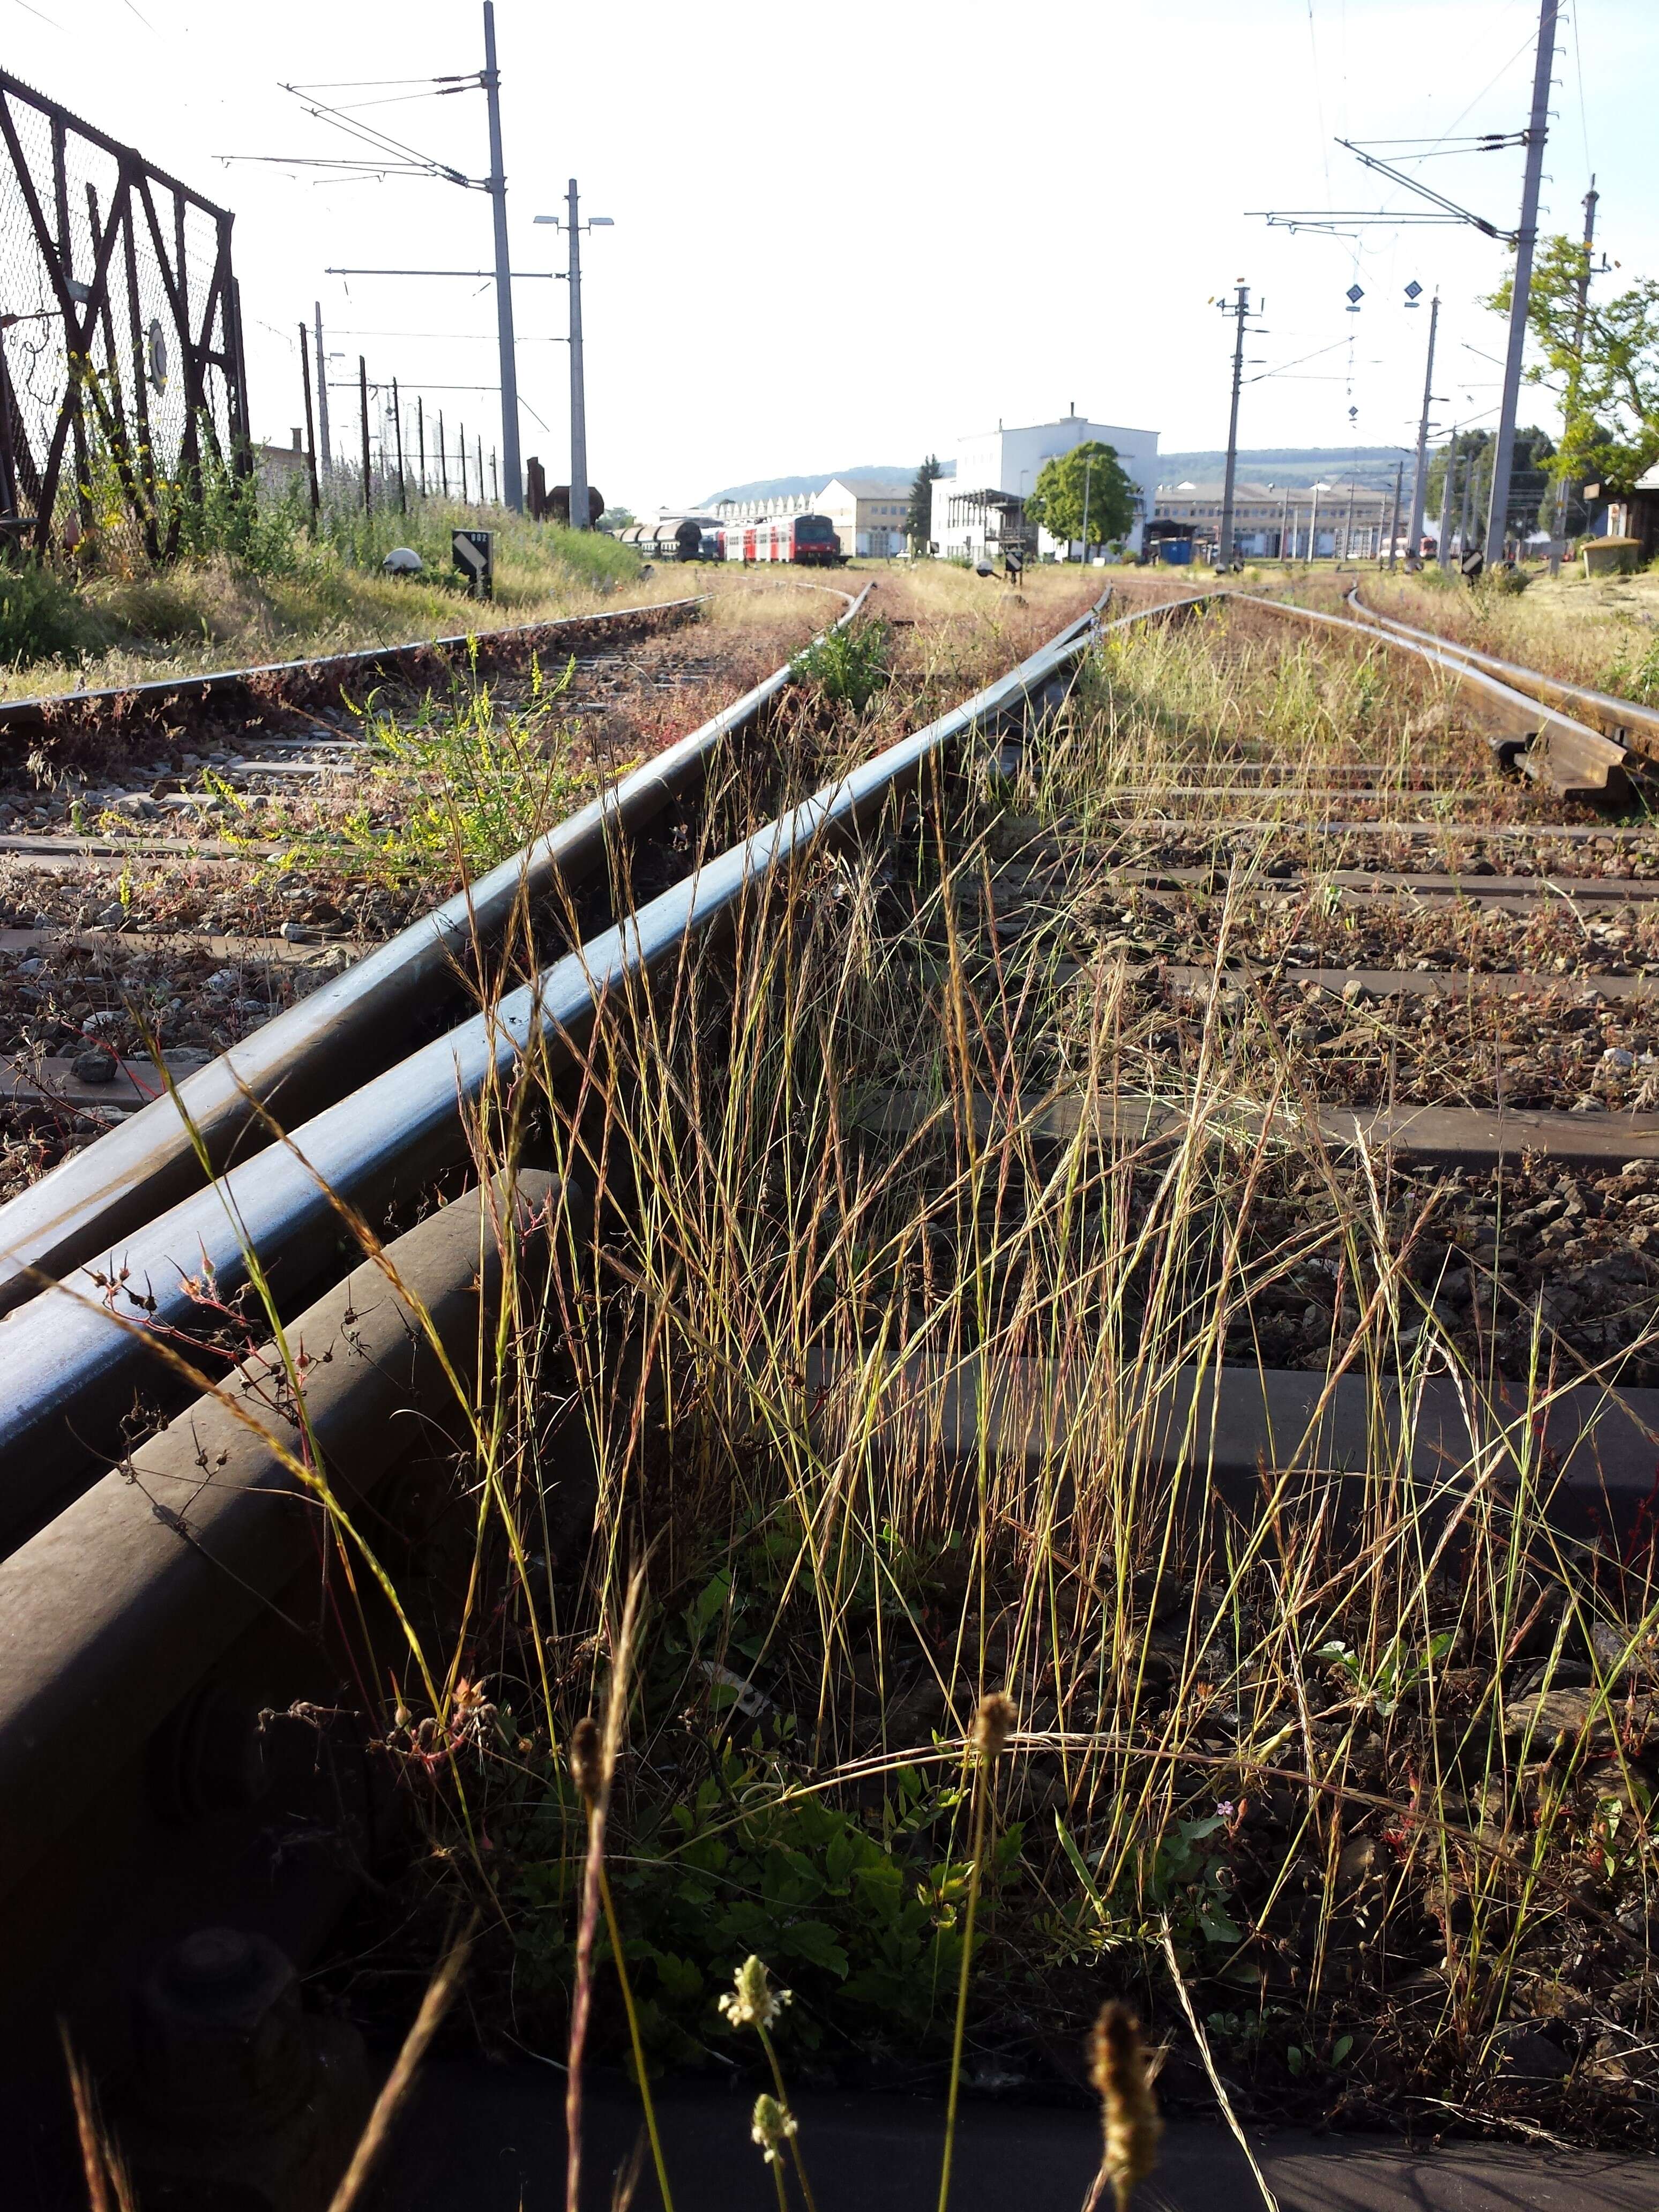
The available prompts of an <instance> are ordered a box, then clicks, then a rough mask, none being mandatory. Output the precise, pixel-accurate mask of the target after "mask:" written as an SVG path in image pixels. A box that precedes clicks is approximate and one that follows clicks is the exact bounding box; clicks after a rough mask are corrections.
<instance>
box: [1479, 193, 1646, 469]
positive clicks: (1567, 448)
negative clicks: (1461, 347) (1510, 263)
mask: <svg viewBox="0 0 1659 2212" xmlns="http://www.w3.org/2000/svg"><path fill="white" fill-rule="evenodd" d="M1588 275H1589V256H1588V253H1587V252H1586V249H1585V247H1584V246H1583V241H1582V240H1577V239H1571V238H1560V237H1557V238H1552V239H1551V240H1548V242H1547V244H1546V245H1545V246H1544V248H1543V250H1542V251H1541V252H1540V254H1539V256H1538V258H1537V261H1536V263H1535V264H1534V269H1533V276H1532V292H1531V296H1530V299H1529V301H1528V311H1527V323H1528V331H1529V334H1530V336H1531V338H1532V342H1533V345H1534V349H1535V355H1536V357H1535V358H1534V360H1532V361H1531V362H1528V366H1527V371H1526V374H1527V380H1528V383H1531V384H1541V385H1542V386H1545V388H1546V389H1547V390H1548V391H1551V392H1554V393H1555V394H1556V396H1557V398H1558V399H1559V402H1560V405H1561V411H1562V415H1563V416H1564V418H1565V423H1566V428H1565V431H1564V432H1563V434H1562V438H1561V443H1560V446H1559V448H1558V449H1557V450H1556V453H1555V454H1554V456H1553V460H1552V464H1551V473H1552V475H1553V476H1555V477H1560V478H1563V479H1565V480H1567V481H1569V482H1571V481H1577V480H1581V479H1583V478H1586V477H1594V478H1598V479H1599V480H1600V481H1601V482H1602V483H1606V484H1607V485H1609V486H1611V487H1613V488H1615V489H1620V490H1628V489H1629V488H1630V487H1631V485H1632V483H1635V481H1636V479H1637V477H1639V476H1640V475H1641V474H1642V472H1643V471H1644V470H1645V469H1646V468H1648V467H1649V466H1650V465H1651V464H1652V463H1653V461H1655V460H1656V459H1659V279H1656V278H1654V277H1651V276H1644V277H1641V278H1639V279H1638V282H1637V283H1634V284H1632V286H1631V287H1630V288H1629V289H1628V290H1626V291H1623V292H1619V293H1615V294H1613V295H1612V296H1610V297H1605V298H1601V299H1598V298H1597V297H1596V295H1595V289H1594V287H1592V288H1591V289H1590V291H1589V296H1588V299H1587V301H1586V303H1585V306H1584V307H1583V311H1582V315H1583V319H1582V323H1581V320H1580V314H1581V310H1580V307H1579V303H1578V290H1579V286H1580V284H1581V283H1583V281H1584V280H1585V278H1586V277H1587V276H1588ZM1511 281H1512V280H1510V279H1507V278H1506V279H1505V281H1504V283H1502V284H1501V285H1500V286H1499V287H1498V290H1497V291H1496V292H1495V293H1494V294H1493V295H1492V298H1491V299H1490V300H1488V301H1486V303H1485V304H1486V306H1487V307H1491V308H1492V310H1493V311H1494V312H1495V313H1502V314H1507V313H1509V309H1510V288H1511Z"/></svg>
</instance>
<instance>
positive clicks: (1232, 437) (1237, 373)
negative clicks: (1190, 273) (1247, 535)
mask: <svg viewBox="0 0 1659 2212" xmlns="http://www.w3.org/2000/svg"><path fill="white" fill-rule="evenodd" d="M1221 312H1222V313H1223V314H1224V315H1231V316H1232V318H1233V319H1234V323H1235V325H1236V327H1235V329H1234V332H1233V398H1232V407H1231V411H1230V412H1229V414H1228V416H1227V473H1226V476H1225V478H1224V479H1223V482H1222V486H1221V543H1220V544H1219V545H1218V546H1217V548H1216V565H1217V566H1218V568H1227V567H1230V566H1231V562H1232V557H1233V482H1234V479H1235V477H1237V474H1238V394H1239V388H1240V386H1242V385H1243V381H1244V319H1245V317H1246V316H1247V315H1248V314H1249V312H1250V295H1249V290H1248V289H1246V286H1245V283H1244V280H1243V277H1242V276H1241V277H1240V278H1239V280H1238V290H1237V295H1236V297H1235V299H1234V301H1233V304H1232V305H1231V307H1228V306H1227V305H1226V304H1225V302H1224V303H1223V305H1222V309H1221Z"/></svg>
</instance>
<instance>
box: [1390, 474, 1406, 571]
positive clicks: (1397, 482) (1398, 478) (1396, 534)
mask: <svg viewBox="0 0 1659 2212" xmlns="http://www.w3.org/2000/svg"><path fill="white" fill-rule="evenodd" d="M1405 483H1406V464H1405V463H1404V461H1396V462H1395V468H1394V513H1392V514H1391V515H1390V516H1389V574H1390V575H1392V574H1394V572H1395V569H1396V568H1398V567H1399V566H1400V495H1401V491H1402V490H1403V489H1404V488H1405Z"/></svg>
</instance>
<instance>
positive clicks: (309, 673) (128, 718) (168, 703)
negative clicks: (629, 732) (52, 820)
mask: <svg viewBox="0 0 1659 2212" xmlns="http://www.w3.org/2000/svg"><path fill="white" fill-rule="evenodd" d="M705 597H706V594H702V593H699V594H697V595H696V596H695V597H693V598H690V599H664V600H661V601H659V602H656V603H652V602H649V601H647V603H646V604H645V605H641V606H636V607H615V608H609V609H606V608H600V609H596V610H595V611H594V612H593V613H592V614H588V615H562V616H560V617H558V618H557V619H556V620H555V621H552V622H540V623H513V624H511V625H510V626H509V627H508V628H507V629H484V630H476V631H471V632H468V631H462V632H459V633H458V634H457V635H454V636H452V637H426V638H411V639H410V640H409V641H408V642H407V643H405V644H403V645H367V646H360V647H356V648H354V650H353V651H351V652H349V653H324V654H321V655H320V656H319V657H318V658H316V659H311V660H303V659H302V660H268V661H256V662H255V663H253V664H252V666H250V667H246V668H216V669H210V670H209V671H206V672H204V674H202V675H200V676H157V677H152V678H149V680H148V681H146V682H145V683H143V684H106V685H104V686H102V687H101V688H100V689H99V690H96V691H56V692H43V693H39V694H37V695H36V696H33V697H32V698H27V699H0V738H16V737H23V738H27V737H38V736H39V735H40V734H41V733H42V732H47V733H50V732H55V731H60V730H64V729H66V728H67V729H70V730H72V731H75V730H84V729H86V728H88V726H92V725H95V724H99V723H110V722H114V723H118V724H124V725H130V724H131V723H133V722H134V721H146V720H155V718H156V717H157V716H158V715H161V714H169V713H171V714H177V713H179V712H180V711H183V710H184V709H185V708H186V707H187V706H189V705H191V704H193V705H194V706H196V707H197V708H200V707H203V706H205V705H206V704H207V703H208V702H209V701H210V700H211V701H215V702H218V701H224V700H236V701H239V702H240V703H241V704H243V705H244V706H246V707H248V708H254V709H258V710H261V711H269V709H270V708H271V707H272V706H273V705H282V704H283V703H285V697H284V695H285V694H295V695H297V696H301V697H303V696H307V695H313V696H314V695H315V694H316V693H317V692H318V691H319V690H327V691H337V690H339V688H340V686H341V685H342V684H346V683H348V682H349V681H351V680H352V679H353V678H374V677H377V676H378V677H381V678H386V677H389V676H410V675H418V674H419V673H420V671H421V670H422V667H423V666H424V665H426V664H427V663H428V662H431V661H439V660H441V661H448V660H450V659H453V658H454V657H456V656H457V655H467V656H471V654H472V653H474V652H476V653H477V654H478V656H479V657H480V659H492V660H493V659H501V657H502V654H503V651H504V650H505V651H506V652H507V653H521V652H533V651H534V650H535V648H536V647H538V645H543V644H545V645H548V646H552V647H557V646H558V645H560V644H561V643H568V644H570V645H573V646H574V645H576V644H578V643H580V641H582V640H583V639H584V638H585V637H587V636H590V635H592V634H593V633H594V632H595V631H597V632H599V634H600V635H605V633H606V632H608V631H615V630H621V629H625V628H626V627H627V625H628V624H629V623H635V624H638V623H646V624H647V626H654V625H655V624H656V623H657V622H658V621H659V619H660V618H662V617H665V616H666V617H671V618H672V621H673V622H674V623H682V622H687V621H689V620H690V617H691V615H692V614H693V612H694V611H696V608H698V607H700V606H701V605H702V603H703V599H704V598H705Z"/></svg>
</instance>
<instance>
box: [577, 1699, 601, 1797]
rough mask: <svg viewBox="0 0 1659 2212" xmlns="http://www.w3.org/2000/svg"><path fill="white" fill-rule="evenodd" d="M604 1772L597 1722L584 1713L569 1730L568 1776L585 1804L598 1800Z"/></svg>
mask: <svg viewBox="0 0 1659 2212" xmlns="http://www.w3.org/2000/svg"><path fill="white" fill-rule="evenodd" d="M604 1774H605V1759H604V1753H603V1751H602V1749H601V1747H600V1739H599V1723H598V1722H597V1721H596V1720H594V1719H593V1718H592V1716H591V1715H586V1714H585V1715H584V1716H583V1717H582V1718H581V1719H580V1720H579V1721H578V1722H577V1723H576V1725H575V1727H574V1729H572V1730H571V1731H570V1778H571V1780H572V1781H573V1782H574V1784H575V1785H576V1787H577V1789H578V1790H580V1791H581V1793H582V1799H583V1802H585V1803H586V1804H588V1805H593V1804H596V1803H597V1802H598V1801H599V1789H600V1785H601V1784H602V1782H603V1779H604Z"/></svg>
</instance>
